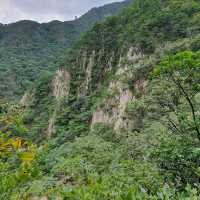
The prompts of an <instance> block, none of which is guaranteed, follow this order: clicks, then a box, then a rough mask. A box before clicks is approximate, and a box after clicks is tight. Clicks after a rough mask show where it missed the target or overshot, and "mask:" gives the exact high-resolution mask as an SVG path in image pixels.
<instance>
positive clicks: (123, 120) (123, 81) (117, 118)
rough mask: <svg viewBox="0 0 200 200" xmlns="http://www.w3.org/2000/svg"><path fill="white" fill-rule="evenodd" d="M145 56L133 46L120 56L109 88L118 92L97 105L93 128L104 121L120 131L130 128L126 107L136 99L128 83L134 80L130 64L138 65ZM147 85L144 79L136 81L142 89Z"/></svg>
mask: <svg viewBox="0 0 200 200" xmlns="http://www.w3.org/2000/svg"><path fill="white" fill-rule="evenodd" d="M143 58H144V54H142V53H141V52H140V51H139V50H138V49H137V48H133V47H131V48H130V49H129V50H128V51H127V55H126V56H125V57H120V59H119V64H118V70H117V72H116V74H115V78H114V80H113V81H111V82H110V84H109V88H108V94H112V92H113V91H117V92H116V93H115V94H114V95H113V96H112V95H109V96H108V97H106V98H105V99H102V102H101V104H103V106H100V105H99V106H97V109H96V111H95V112H94V113H93V117H92V125H91V127H92V128H93V127H94V125H95V124H96V123H104V124H108V125H111V126H112V127H113V128H114V130H115V131H116V132H119V131H120V130H121V129H125V130H128V129H129V127H130V126H131V122H130V120H129V118H128V117H127V114H126V108H127V105H128V103H129V102H132V101H134V100H135V99H136V97H135V95H134V93H133V91H131V90H130V89H129V88H130V87H129V85H128V83H127V80H132V73H131V71H130V68H129V66H130V64H132V65H137V63H138V62H139V61H140V60H141V59H143ZM146 85H147V82H146V81H144V80H141V81H140V80H138V81H136V82H135V83H134V87H135V88H136V89H137V90H141V91H142V90H144V88H145V87H146Z"/></svg>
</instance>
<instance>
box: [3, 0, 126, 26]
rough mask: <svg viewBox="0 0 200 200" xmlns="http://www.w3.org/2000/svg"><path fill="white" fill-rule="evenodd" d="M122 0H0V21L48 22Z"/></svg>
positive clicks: (68, 18)
mask: <svg viewBox="0 0 200 200" xmlns="http://www.w3.org/2000/svg"><path fill="white" fill-rule="evenodd" d="M117 1H122V0H0V23H4V24H7V23H11V22H16V21H19V20H24V19H26V20H34V21H37V22H49V21H52V20H60V21H67V20H72V19H74V18H75V16H77V17H79V16H81V15H82V14H84V13H85V12H87V11H88V10H89V9H91V8H93V7H98V6H102V5H104V4H107V3H112V2H117Z"/></svg>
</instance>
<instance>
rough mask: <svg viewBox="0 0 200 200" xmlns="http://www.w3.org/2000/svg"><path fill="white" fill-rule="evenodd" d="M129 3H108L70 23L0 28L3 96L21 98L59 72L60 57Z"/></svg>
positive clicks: (0, 71)
mask: <svg viewBox="0 0 200 200" xmlns="http://www.w3.org/2000/svg"><path fill="white" fill-rule="evenodd" d="M128 4H130V1H125V2H121V3H112V4H108V5H105V6H102V7H99V8H95V9H92V10H90V11H89V12H88V13H86V14H85V15H83V16H82V17H80V18H79V19H77V20H74V21H69V22H59V21H53V22H50V23H45V24H39V23H37V22H33V21H19V22H16V23H13V24H8V25H0V55H1V56H0V91H1V92H0V96H1V97H8V98H12V99H15V98H16V97H19V96H20V95H22V94H23V92H24V90H25V89H27V88H29V87H30V85H31V84H32V83H33V82H34V81H35V79H37V78H38V77H39V76H40V74H42V73H44V72H45V71H54V70H55V69H57V66H58V64H57V63H56V60H57V58H58V57H62V56H64V55H65V53H66V49H67V48H69V47H71V46H72V45H73V44H74V43H75V42H76V41H77V40H78V39H79V38H80V35H81V34H82V33H84V32H86V31H87V30H89V29H90V28H91V27H92V26H93V25H94V23H96V22H97V21H101V20H103V19H105V18H106V17H107V16H109V15H115V14H117V13H118V12H120V10H121V9H122V8H124V7H125V6H127V5H128Z"/></svg>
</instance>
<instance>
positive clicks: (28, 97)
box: [20, 91, 34, 107]
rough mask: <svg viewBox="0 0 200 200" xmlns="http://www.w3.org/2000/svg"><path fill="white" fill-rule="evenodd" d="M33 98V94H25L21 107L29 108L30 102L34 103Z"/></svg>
mask: <svg viewBox="0 0 200 200" xmlns="http://www.w3.org/2000/svg"><path fill="white" fill-rule="evenodd" d="M33 96H34V94H33V92H31V91H27V92H25V94H24V96H23V97H22V98H21V100H20V105H21V106H23V107H26V106H28V105H29V104H30V102H31V101H32V99H33Z"/></svg>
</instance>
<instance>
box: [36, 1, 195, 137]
mask: <svg viewBox="0 0 200 200" xmlns="http://www.w3.org/2000/svg"><path fill="white" fill-rule="evenodd" d="M185 1H187V0H185ZM166 7H167V8H168V10H170V12H171V13H173V14H174V16H176V17H177V18H179V17H180V15H181V16H182V15H183V17H182V18H181V19H180V20H179V22H178V23H177V20H175V19H174V16H173V15H170V16H168V12H166ZM179 7H181V4H179V3H177V4H176V3H174V2H173V1H170V0H168V1H166V2H165V3H164V2H161V1H153V2H152V3H151V4H149V2H148V1H144V2H143V3H141V1H140V0H137V1H136V2H135V3H134V4H133V6H132V7H130V8H127V9H126V10H125V11H124V12H123V13H122V14H121V15H119V16H115V17H111V18H109V19H107V20H106V21H105V22H104V23H100V24H96V25H95V26H94V27H93V29H92V30H91V31H89V32H88V33H87V34H86V35H85V36H84V37H83V38H82V39H81V40H80V41H79V42H78V43H77V44H76V45H75V46H74V48H72V49H71V50H70V51H69V52H68V54H67V58H66V61H65V63H64V66H65V67H64V68H65V70H66V71H65V70H59V71H57V73H56V75H55V76H54V78H52V77H51V78H49V80H48V82H47V84H46V85H47V86H48V85H49V84H50V85H49V87H46V88H45V89H42V90H43V91H46V95H44V97H42V98H40V97H39V98H38V100H39V102H37V103H39V104H38V105H39V106H38V105H37V103H36V108H39V109H38V110H40V111H39V113H40V115H43V113H44V110H45V112H46V113H48V114H47V115H48V117H47V119H48V120H47V121H48V123H47V124H46V123H45V122H44V124H43V125H41V127H43V129H42V130H47V132H48V134H47V135H49V136H50V135H53V133H56V132H57V133H58V132H59V130H60V131H61V132H63V129H64V130H65V132H67V133H68V132H70V135H74V136H76V135H80V134H84V133H87V132H88V131H90V129H94V128H95V126H96V124H105V125H108V126H109V127H111V128H112V129H113V130H114V132H116V133H118V134H120V133H124V132H130V131H137V132H138V131H140V128H141V126H142V124H143V121H145V120H143V119H142V118H143V117H144V116H143V115H144V112H143V109H140V108H138V109H139V110H138V113H139V114H138V113H136V114H135V117H134V116H133V114H132V115H131V116H130V113H129V108H130V107H131V105H135V104H137V103H138V101H143V99H144V98H145V95H146V94H147V93H148V90H149V89H148V86H149V83H148V81H149V80H148V76H149V74H150V73H151V71H152V68H153V66H155V65H156V64H157V63H158V62H160V60H162V59H163V58H164V57H165V56H166V55H169V54H171V53H176V52H179V51H180V50H190V49H192V48H193V46H194V43H195V42H194V41H198V37H199V35H198V34H199V32H198V29H197V24H198V21H196V17H197V13H198V9H197V10H193V9H192V6H191V9H189V8H187V9H186V7H181V8H179ZM188 9H189V10H190V12H189V11H188ZM141 10H143V12H141ZM149 10H151V11H152V10H154V12H153V13H154V16H151V15H152V12H151V13H149V12H148V11H149ZM177 10H179V14H177ZM151 17H152V18H151ZM169 17H171V18H170V19H168V18H169ZM133 19H134V20H133ZM163 19H167V20H168V21H170V23H171V24H170V25H166V23H164V22H163V23H161V24H160V25H159V26H158V23H157V22H158V21H159V20H161V21H162V20H163ZM141 20H143V21H145V23H146V24H145V26H143V23H140V22H141ZM174 20H175V21H174ZM183 21H184V23H182V22H183ZM186 24H190V25H191V26H192V28H193V29H194V30H196V31H195V32H193V34H192V33H191V32H190V31H189V30H188V29H187V25H186ZM167 26H170V27H173V31H174V32H173V33H172V32H170V30H171V29H170V30H166V27H167ZM184 26H185V28H184ZM158 33H159V34H158ZM191 34H192V35H191ZM191 37H192V38H193V39H190V38H191ZM42 87H43V86H42ZM52 87H53V88H52ZM69 88H70V90H69ZM48 90H49V91H48ZM40 93H41V92H40ZM38 96H40V94H38ZM63 97H65V98H64V99H66V97H68V100H67V101H65V100H64V101H61V100H60V99H63ZM44 100H45V101H44ZM40 104H41V105H40ZM36 110H37V109H36ZM57 113H59V116H58V118H57V117H56V116H57ZM140 122H141V123H140ZM138 124H140V126H138ZM55 126H57V129H55ZM44 127H48V128H47V129H45V128H44Z"/></svg>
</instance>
